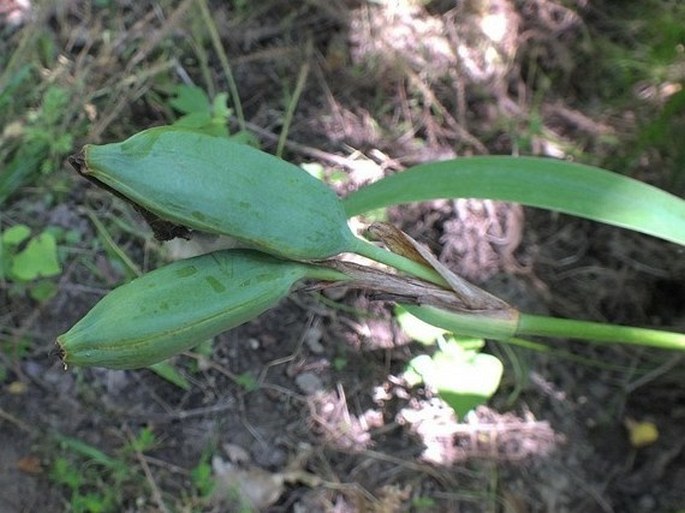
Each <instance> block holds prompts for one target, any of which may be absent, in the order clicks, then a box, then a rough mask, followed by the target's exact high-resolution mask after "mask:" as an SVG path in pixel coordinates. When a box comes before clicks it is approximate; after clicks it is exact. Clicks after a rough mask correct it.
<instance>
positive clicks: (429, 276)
mask: <svg viewBox="0 0 685 513" xmlns="http://www.w3.org/2000/svg"><path fill="white" fill-rule="evenodd" d="M352 251H353V252H354V253H357V254H359V255H362V256H365V257H366V258H370V259H371V260H374V261H376V262H380V263H382V264H385V265H387V266H390V267H393V268H395V269H397V270H399V271H402V272H404V273H407V274H409V275H411V276H415V277H416V278H420V279H422V280H425V281H428V282H430V283H434V284H436V285H440V286H441V287H446V288H448V289H449V288H450V287H449V285H448V283H447V282H446V281H445V280H444V279H443V277H442V276H440V275H439V274H438V273H437V272H436V271H435V270H433V269H431V268H429V267H426V266H425V265H422V264H419V263H418V262H414V261H413V260H411V259H409V258H407V257H405V256H402V255H398V254H397V253H393V252H391V251H388V250H385V249H383V248H379V247H378V246H374V245H373V244H371V243H370V242H368V241H365V240H363V239H357V238H355V243H354V247H353V248H352Z"/></svg>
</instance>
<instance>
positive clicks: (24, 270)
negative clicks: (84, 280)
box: [0, 224, 62, 301]
mask: <svg viewBox="0 0 685 513" xmlns="http://www.w3.org/2000/svg"><path fill="white" fill-rule="evenodd" d="M61 272H62V267H61V265H60V262H59V258H58V254H57V239H56V237H55V233H54V231H52V230H50V229H46V230H43V231H42V232H41V233H39V234H37V235H35V236H32V233H31V229H30V228H29V227H28V226H26V225H23V224H17V225H14V226H12V227H10V228H8V229H6V230H5V231H4V232H2V233H0V280H2V279H5V280H9V281H11V282H13V283H14V284H16V285H17V286H19V287H20V288H27V289H28V291H29V293H30V295H31V297H33V298H34V299H36V300H38V301H40V300H45V299H48V298H49V297H51V296H52V295H53V294H54V292H55V286H54V284H53V283H52V282H51V281H49V280H46V278H51V277H53V276H57V275H59V274H60V273H61Z"/></svg>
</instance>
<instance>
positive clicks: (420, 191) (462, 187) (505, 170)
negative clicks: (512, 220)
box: [344, 157, 685, 245]
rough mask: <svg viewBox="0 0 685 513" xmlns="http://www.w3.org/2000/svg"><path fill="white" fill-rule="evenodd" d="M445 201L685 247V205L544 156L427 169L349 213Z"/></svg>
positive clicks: (400, 178) (351, 205)
mask: <svg viewBox="0 0 685 513" xmlns="http://www.w3.org/2000/svg"><path fill="white" fill-rule="evenodd" d="M438 198H488V199H494V200H502V201H514V202H517V203H522V204H524V205H528V206H532V207H540V208H545V209H549V210H556V211H559V212H564V213H567V214H572V215H576V216H579V217H584V218H587V219H592V220H594V221H600V222H604V223H607V224H611V225H614V226H620V227H623V228H628V229H631V230H635V231H638V232H641V233H645V234H648V235H653V236H655V237H659V238H662V239H665V240H668V241H671V242H675V243H677V244H681V245H685V201H684V200H683V199H681V198H678V197H677V196H674V195H672V194H668V193H667V192H664V191H662V190H660V189H657V188H656V187H652V186H651V185H648V184H645V183H642V182H639V181H637V180H634V179H632V178H628V177H625V176H622V175H619V174H616V173H613V172H610V171H606V170H604V169H600V168H596V167H591V166H585V165H581V164H575V163H571V162H566V161H560V160H553V159H546V158H537V157H469V158H460V159H455V160H448V161H442V162H435V163H430V164H422V165H419V166H416V167H414V168H411V169H409V170H407V171H404V172H402V173H399V174H396V175H393V176H389V177H387V178H383V179H381V180H379V181H377V182H375V183H373V184H371V185H368V186H364V187H361V188H360V189H358V190H357V191H355V192H353V193H352V194H350V195H349V196H348V197H347V198H346V199H345V200H344V206H345V211H346V212H347V215H348V216H350V217H351V216H355V215H358V214H361V213H363V212H367V211H370V210H374V209H377V208H381V207H387V206H390V205H397V204H402V203H410V202H415V201H426V200H431V199H438Z"/></svg>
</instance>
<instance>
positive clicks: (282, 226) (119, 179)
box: [71, 127, 355, 260]
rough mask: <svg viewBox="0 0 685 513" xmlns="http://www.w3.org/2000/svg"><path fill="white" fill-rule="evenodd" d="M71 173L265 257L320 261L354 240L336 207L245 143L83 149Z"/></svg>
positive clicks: (162, 136) (138, 139)
mask: <svg viewBox="0 0 685 513" xmlns="http://www.w3.org/2000/svg"><path fill="white" fill-rule="evenodd" d="M71 162H72V164H73V165H74V167H76V168H77V170H78V171H79V173H81V174H82V175H84V176H86V177H87V178H89V179H91V180H95V181H97V182H99V183H101V184H104V186H105V187H106V188H110V189H111V190H114V191H116V192H117V193H118V194H121V195H122V196H124V197H125V198H127V199H128V200H130V201H131V202H133V203H134V204H137V205H139V206H140V207H142V208H144V209H146V210H149V211H151V212H152V213H154V214H156V215H158V216H159V217H161V218H163V219H167V220H169V221H172V222H174V223H178V224H180V225H183V226H187V227H189V228H194V229H197V230H201V231H205V232H210V233H219V234H223V235H229V236H232V237H235V238H236V239H239V240H241V241H242V242H245V243H247V244H249V245H251V246H252V247H255V248H257V249H260V250H262V251H265V252H267V253H270V254H273V255H278V256H282V257H286V258H291V259H295V260H320V259H325V258H329V257H331V256H333V255H336V254H338V253H341V252H343V251H348V250H349V248H350V247H352V246H353V245H354V240H355V237H354V235H352V232H351V231H350V229H349V227H348V226H347V219H346V216H345V212H344V210H343V207H342V203H341V201H340V200H339V199H338V197H337V196H336V195H335V193H334V192H333V191H332V190H331V189H330V188H329V187H327V186H326V185H325V184H324V183H323V182H321V181H319V180H317V179H316V178H314V177H312V176H311V175H309V174H308V173H307V172H305V171H304V170H302V169H300V168H299V167H297V166H295V165H293V164H290V163H288V162H286V161H284V160H281V159H279V158H277V157H274V156H273V155H269V154H267V153H264V152H262V151H259V150H257V149H255V148H252V147H250V146H247V145H245V144H239V143H236V142H233V141H231V140H229V139H226V138H222V137H213V136H211V135H207V134H203V133H199V132H193V131H189V130H184V129H178V128H174V127H157V128H151V129H149V130H145V131H143V132H140V133H138V134H136V135H134V136H133V137H131V138H129V139H127V140H126V141H123V142H120V143H114V144H105V145H86V146H85V147H84V148H83V151H82V153H80V154H78V155H76V156H74V157H72V159H71Z"/></svg>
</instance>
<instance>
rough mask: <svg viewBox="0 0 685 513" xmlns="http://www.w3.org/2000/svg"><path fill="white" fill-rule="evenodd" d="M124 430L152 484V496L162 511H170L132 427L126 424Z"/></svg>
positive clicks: (167, 512) (165, 512)
mask: <svg viewBox="0 0 685 513" xmlns="http://www.w3.org/2000/svg"><path fill="white" fill-rule="evenodd" d="M124 430H125V431H126V436H127V437H128V439H129V442H130V445H131V447H132V448H133V449H134V451H135V455H136V459H137V460H138V463H140V466H141V467H142V469H143V472H144V473H145V478H146V479H147V482H148V483H149V485H150V490H151V492H152V498H153V499H154V501H155V502H156V503H157V507H158V508H159V511H161V512H162V513H170V512H169V509H168V508H167V507H166V504H165V503H164V499H163V498H162V492H160V491H159V487H158V486H157V483H156V482H155V478H154V476H153V475H152V472H151V471H150V466H149V465H148V464H147V461H146V460H145V456H144V455H143V453H142V452H140V450H139V449H138V448H137V447H136V443H135V437H134V436H133V433H132V432H131V429H130V428H129V427H128V426H124Z"/></svg>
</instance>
